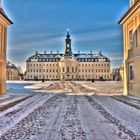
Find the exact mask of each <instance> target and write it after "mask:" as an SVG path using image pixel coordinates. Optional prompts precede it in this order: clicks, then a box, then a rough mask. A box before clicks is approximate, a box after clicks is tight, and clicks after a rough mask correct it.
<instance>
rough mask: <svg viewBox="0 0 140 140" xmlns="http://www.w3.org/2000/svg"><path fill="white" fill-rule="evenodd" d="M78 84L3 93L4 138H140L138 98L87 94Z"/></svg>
mask: <svg viewBox="0 0 140 140" xmlns="http://www.w3.org/2000/svg"><path fill="white" fill-rule="evenodd" d="M65 84H66V83H65ZM69 85H70V87H68V86H69ZM55 86H56V84H55ZM90 86H91V85H90ZM77 87H80V89H81V85H80V86H77V83H76V84H75V83H74V84H73V83H70V84H68V85H67V88H68V91H69V92H61V93H60V92H59V93H56V92H55V93H53V92H52V93H50V92H49V93H44V90H43V93H42V92H41V93H36V94H33V93H32V94H31V95H28V94H27V95H20V97H19V95H18V97H17V95H10V96H9V95H8V96H7V97H0V103H1V105H3V106H0V140H27V139H28V140H140V110H139V108H138V107H135V106H133V100H135V102H136V103H137V106H138V105H139V100H138V99H132V100H131V98H130V97H128V98H129V100H128V102H129V101H130V102H131V105H132V106H131V105H129V103H128V104H127V103H126V102H127V99H128V98H124V97H121V96H120V97H119V98H122V99H123V100H125V101H126V102H123V100H122V101H121V100H118V99H116V98H113V97H111V96H98V95H94V94H93V95H91V94H87V95H86V94H85V93H82V91H83V90H84V91H85V88H84V89H82V91H81V90H80V89H78V90H77ZM70 90H71V93H70ZM76 90H77V91H78V92H81V93H78V94H77V93H76ZM88 91H89V89H88ZM28 92H29V91H28ZM38 92H39V91H38ZM98 92H99V90H98ZM10 98H11V99H12V100H11V101H10ZM135 102H134V104H135ZM9 104H10V105H11V104H12V106H11V107H10V106H9ZM1 108H3V109H2V110H1Z"/></svg>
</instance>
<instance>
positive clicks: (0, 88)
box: [0, 5, 12, 94]
mask: <svg viewBox="0 0 140 140" xmlns="http://www.w3.org/2000/svg"><path fill="white" fill-rule="evenodd" d="M10 24H12V21H11V20H10V19H9V18H8V17H7V16H6V14H5V12H4V11H3V9H2V7H1V5H0V94H5V93H6V46H7V26H8V25H10Z"/></svg>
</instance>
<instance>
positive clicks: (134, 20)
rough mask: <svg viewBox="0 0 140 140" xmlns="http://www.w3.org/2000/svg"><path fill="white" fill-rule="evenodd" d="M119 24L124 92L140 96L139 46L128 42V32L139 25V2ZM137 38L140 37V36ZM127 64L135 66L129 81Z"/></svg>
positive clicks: (134, 29)
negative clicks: (122, 42) (131, 79)
mask: <svg viewBox="0 0 140 140" xmlns="http://www.w3.org/2000/svg"><path fill="white" fill-rule="evenodd" d="M121 24H122V25H123V35H124V94H125V95H127V94H130V95H134V96H139V97H140V93H139V91H140V88H139V87H140V79H139V77H140V76H139V72H140V71H139V70H140V69H139V65H140V58H139V57H140V46H138V47H137V48H130V42H129V41H130V40H129V32H130V31H131V30H132V31H133V33H134V32H135V31H136V29H138V27H139V26H140V2H139V3H138V4H137V5H135V8H133V9H132V10H131V11H130V12H129V13H128V14H127V15H126V16H125V18H124V19H123V20H122V21H121ZM138 38H139V39H140V36H139V37H138ZM129 64H134V67H135V76H134V77H135V78H134V81H129Z"/></svg>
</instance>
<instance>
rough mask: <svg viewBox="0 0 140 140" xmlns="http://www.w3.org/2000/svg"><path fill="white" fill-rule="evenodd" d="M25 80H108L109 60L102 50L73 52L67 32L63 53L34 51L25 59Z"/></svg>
mask: <svg viewBox="0 0 140 140" xmlns="http://www.w3.org/2000/svg"><path fill="white" fill-rule="evenodd" d="M25 79H26V80H42V79H45V80H91V79H95V80H99V79H104V80H110V60H109V58H108V57H106V56H104V55H103V54H102V52H98V53H97V54H93V53H92V51H91V52H90V53H88V54H86V53H80V51H79V52H78V53H73V52H72V47H71V38H70V34H69V32H67V35H66V39H65V53H64V54H62V53H53V52H51V53H46V52H44V54H39V53H38V52H36V53H35V54H34V55H33V56H31V57H29V58H28V59H27V61H26V76H25Z"/></svg>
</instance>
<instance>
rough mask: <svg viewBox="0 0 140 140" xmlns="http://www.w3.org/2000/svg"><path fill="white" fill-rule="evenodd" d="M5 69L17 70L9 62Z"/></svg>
mask: <svg viewBox="0 0 140 140" xmlns="http://www.w3.org/2000/svg"><path fill="white" fill-rule="evenodd" d="M6 68H7V69H15V70H18V68H17V67H16V66H15V65H14V64H13V63H11V62H9V61H8V62H7V65H6Z"/></svg>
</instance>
